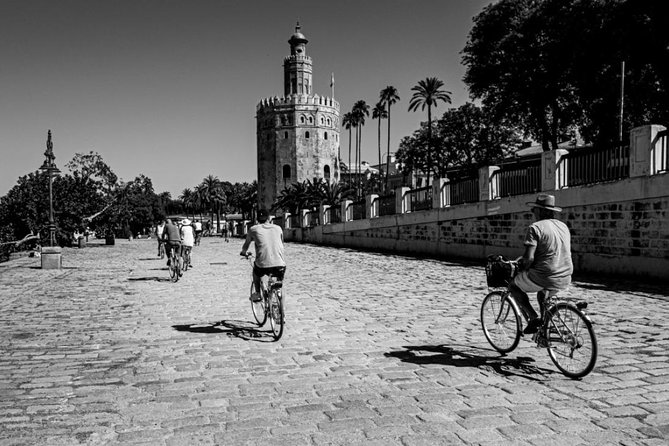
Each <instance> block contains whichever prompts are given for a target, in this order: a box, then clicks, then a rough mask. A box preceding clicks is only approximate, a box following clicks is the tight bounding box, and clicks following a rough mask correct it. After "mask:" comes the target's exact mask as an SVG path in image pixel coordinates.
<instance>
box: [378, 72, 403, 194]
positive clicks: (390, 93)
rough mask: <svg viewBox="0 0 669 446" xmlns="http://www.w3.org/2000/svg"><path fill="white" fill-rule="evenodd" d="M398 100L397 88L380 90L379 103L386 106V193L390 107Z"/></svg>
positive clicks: (390, 87) (388, 167)
mask: <svg viewBox="0 0 669 446" xmlns="http://www.w3.org/2000/svg"><path fill="white" fill-rule="evenodd" d="M399 100H400V97H399V96H398V94H397V88H395V87H393V86H392V85H388V86H387V87H386V88H384V89H383V90H381V102H383V103H384V104H386V105H387V106H388V149H387V151H386V192H387V191H388V172H389V171H390V106H391V105H393V104H394V103H396V102H397V101H399Z"/></svg>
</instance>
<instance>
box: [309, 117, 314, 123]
mask: <svg viewBox="0 0 669 446" xmlns="http://www.w3.org/2000/svg"><path fill="white" fill-rule="evenodd" d="M313 123H314V118H313V116H309V124H313Z"/></svg>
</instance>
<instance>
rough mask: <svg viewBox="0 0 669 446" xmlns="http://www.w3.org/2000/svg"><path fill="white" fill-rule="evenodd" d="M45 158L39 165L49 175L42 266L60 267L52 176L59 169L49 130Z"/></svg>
mask: <svg viewBox="0 0 669 446" xmlns="http://www.w3.org/2000/svg"><path fill="white" fill-rule="evenodd" d="M44 156H45V157H46V159H45V160H44V164H42V167H40V170H43V171H45V172H46V173H47V175H48V177H49V248H42V268H43V269H60V266H61V261H62V260H61V249H60V247H59V246H56V223H55V221H54V218H53V177H54V175H58V174H59V173H60V170H59V169H58V167H56V163H55V162H54V160H55V159H56V157H55V155H54V154H53V143H52V142H51V130H49V133H48V136H47V140H46V152H44Z"/></svg>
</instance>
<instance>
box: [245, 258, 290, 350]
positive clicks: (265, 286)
mask: <svg viewBox="0 0 669 446" xmlns="http://www.w3.org/2000/svg"><path fill="white" fill-rule="evenodd" d="M253 258H254V257H253V255H252V254H248V255H247V256H246V259H247V260H248V261H249V264H250V265H251V268H253ZM255 291H256V289H255V284H254V283H253V278H252V279H251V290H250V292H249V293H250V294H249V297H250V298H251V310H252V311H253V317H254V318H255V320H256V322H257V323H258V326H259V327H262V326H263V325H264V324H265V322H267V320H268V319H269V323H270V326H271V328H272V336H273V337H274V340H276V341H278V340H279V339H280V338H281V335H283V327H284V324H285V314H284V308H283V281H282V280H280V279H279V278H278V277H276V276H274V275H270V276H264V277H262V278H261V280H260V290H259V294H260V299H259V300H257V301H255V300H253V294H254V292H255Z"/></svg>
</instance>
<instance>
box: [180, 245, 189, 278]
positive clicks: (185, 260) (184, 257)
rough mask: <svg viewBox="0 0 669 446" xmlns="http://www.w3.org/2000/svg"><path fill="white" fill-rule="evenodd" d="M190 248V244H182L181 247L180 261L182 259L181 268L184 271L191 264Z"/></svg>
mask: <svg viewBox="0 0 669 446" xmlns="http://www.w3.org/2000/svg"><path fill="white" fill-rule="evenodd" d="M191 249H192V247H190V246H184V247H183V254H182V255H181V258H182V261H183V270H184V272H186V271H188V268H190V266H191V264H190V262H191Z"/></svg>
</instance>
